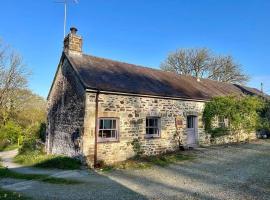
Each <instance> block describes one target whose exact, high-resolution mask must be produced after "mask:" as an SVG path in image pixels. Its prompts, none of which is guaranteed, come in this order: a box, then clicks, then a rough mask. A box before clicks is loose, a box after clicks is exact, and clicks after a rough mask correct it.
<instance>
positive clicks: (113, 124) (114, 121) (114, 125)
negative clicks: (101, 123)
mask: <svg viewBox="0 0 270 200" xmlns="http://www.w3.org/2000/svg"><path fill="white" fill-rule="evenodd" d="M112 129H116V120H112Z"/></svg>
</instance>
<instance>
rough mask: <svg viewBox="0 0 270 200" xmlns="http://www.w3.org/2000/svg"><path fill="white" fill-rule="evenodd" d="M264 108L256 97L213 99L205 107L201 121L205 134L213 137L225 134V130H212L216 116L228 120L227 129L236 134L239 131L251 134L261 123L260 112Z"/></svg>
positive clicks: (262, 103)
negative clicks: (210, 134) (203, 123)
mask: <svg viewBox="0 0 270 200" xmlns="http://www.w3.org/2000/svg"><path fill="white" fill-rule="evenodd" d="M263 108H264V100H263V99H260V98H258V97H251V96H245V97H233V96H227V97H215V98H213V99H212V100H211V101H210V102H207V103H206V105H205V109H204V113H203V119H204V122H205V129H206V132H208V133H211V132H213V133H214V135H215V134H216V135H221V134H225V133H227V130H224V129H217V130H213V129H214V128H213V126H212V122H213V119H214V118H215V117H217V116H220V117H224V118H227V119H228V120H229V123H230V126H229V129H230V131H231V132H232V133H234V134H237V133H239V132H240V131H242V130H243V131H246V132H248V133H249V132H251V131H254V130H256V129H257V127H258V125H259V124H260V122H261V118H260V112H261V110H262V109H263Z"/></svg>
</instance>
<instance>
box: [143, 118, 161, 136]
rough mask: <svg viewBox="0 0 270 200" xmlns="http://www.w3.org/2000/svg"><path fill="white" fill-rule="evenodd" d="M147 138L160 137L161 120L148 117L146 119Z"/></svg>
mask: <svg viewBox="0 0 270 200" xmlns="http://www.w3.org/2000/svg"><path fill="white" fill-rule="evenodd" d="M146 137H147V138H153V137H160V118H159V117H147V118H146Z"/></svg>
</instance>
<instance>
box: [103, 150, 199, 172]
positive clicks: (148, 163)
mask: <svg viewBox="0 0 270 200" xmlns="http://www.w3.org/2000/svg"><path fill="white" fill-rule="evenodd" d="M194 159H195V156H193V155H186V154H183V153H182V152H173V153H168V154H163V155H156V156H145V157H134V158H131V159H129V160H127V161H123V162H119V163H116V164H114V165H109V166H106V165H105V166H103V167H101V171H110V170H113V169H147V168H151V167H152V166H155V165H156V166H160V167H166V166H168V165H170V164H174V163H178V162H182V161H188V160H194Z"/></svg>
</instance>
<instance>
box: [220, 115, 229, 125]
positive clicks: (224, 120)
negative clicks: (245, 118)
mask: <svg viewBox="0 0 270 200" xmlns="http://www.w3.org/2000/svg"><path fill="white" fill-rule="evenodd" d="M228 126H229V120H228V118H226V117H224V116H219V117H218V127H219V128H227V127H228Z"/></svg>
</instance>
